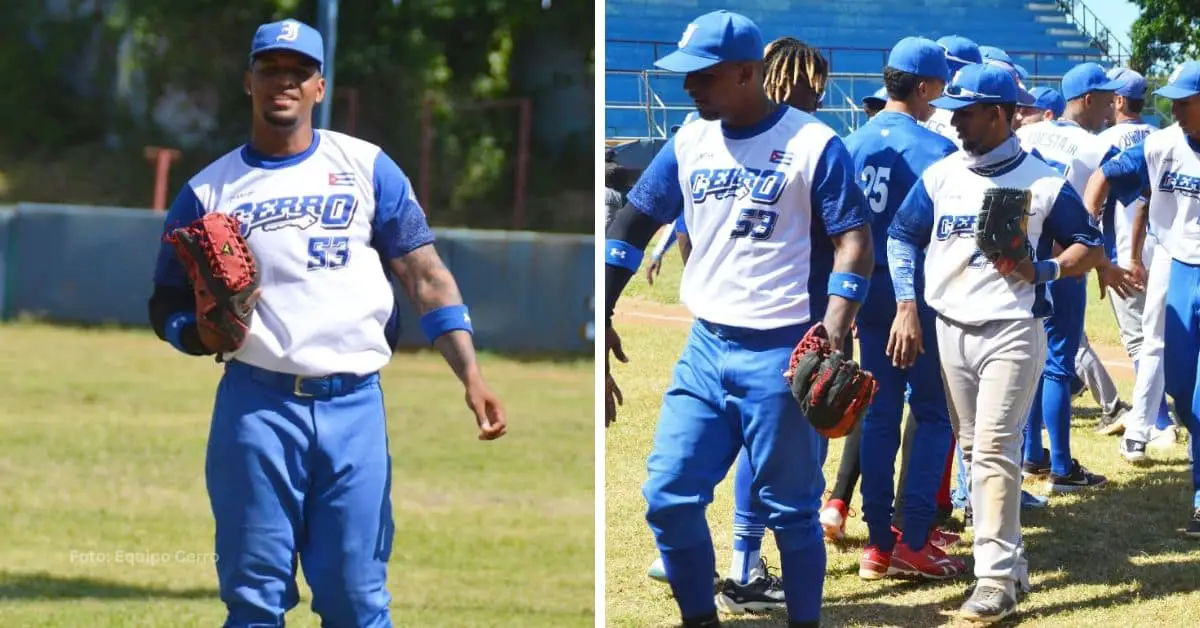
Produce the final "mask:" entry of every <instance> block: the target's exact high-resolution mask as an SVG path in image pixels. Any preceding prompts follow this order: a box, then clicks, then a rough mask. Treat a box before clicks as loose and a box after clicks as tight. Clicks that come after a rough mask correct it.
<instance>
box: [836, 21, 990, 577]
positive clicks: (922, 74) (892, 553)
mask: <svg viewBox="0 0 1200 628" xmlns="http://www.w3.org/2000/svg"><path fill="white" fill-rule="evenodd" d="M949 73H950V70H949V67H948V65H947V63H946V56H945V51H944V50H943V49H942V48H941V47H940V46H938V44H937V43H936V42H933V41H931V40H928V39H924V38H920V37H906V38H904V39H902V40H900V41H899V42H898V43H897V44H896V45H895V46H894V47H893V48H892V50H891V52H890V54H889V55H888V62H887V66H886V67H885V68H884V73H883V80H884V84H885V85H886V88H887V92H888V94H887V98H888V102H887V104H886V105H885V107H884V110H883V111H881V112H880V113H879V114H877V115H876V116H875V117H874V118H872V119H871V121H870V122H868V123H867V124H866V125H865V126H863V127H861V128H859V129H858V130H857V131H855V132H854V133H852V134H850V136H849V137H847V138H846V148H847V150H849V151H850V155H851V157H852V158H853V159H854V166H855V171H856V172H859V173H860V174H859V184H860V185H861V186H862V187H863V193H864V195H865V196H866V198H867V204H868V206H869V207H870V208H871V211H872V212H873V214H874V221H873V224H872V229H873V231H874V232H875V233H886V232H887V228H888V225H889V224H890V223H891V220H892V217H893V216H894V215H895V213H896V208H897V207H899V205H900V202H901V201H902V200H904V197H905V195H907V193H908V190H909V189H910V188H911V187H912V186H913V185H914V184H915V183H916V182H917V179H918V178H919V177H920V176H921V173H922V172H924V171H925V169H926V168H927V167H928V166H929V165H930V164H932V163H934V162H936V161H938V160H940V159H941V158H943V157H945V156H946V155H949V154H950V153H953V152H955V151H956V150H957V148H956V147H955V146H954V144H953V143H952V142H951V141H950V140H948V139H946V138H944V137H942V136H940V135H938V134H937V133H934V132H933V131H930V130H929V129H927V128H924V127H922V126H921V125H920V123H919V122H918V121H919V120H924V119H927V118H928V117H929V114H930V113H932V108H931V107H930V106H929V103H930V102H931V101H933V100H934V99H935V98H938V97H939V96H941V95H942V91H943V90H944V89H945V87H946V81H947V80H948V79H949ZM885 247H886V240H884V239H883V238H880V239H879V240H876V241H875V270H874V273H873V275H872V276H871V291H870V293H869V294H868V295H867V300H866V302H865V306H864V307H863V309H862V310H860V312H859V315H858V342H859V348H860V349H861V361H862V366H863V368H864V369H866V370H868V371H871V372H872V373H873V374H874V375H875V377H876V379H877V381H878V390H877V391H876V393H875V398H874V401H873V402H872V403H871V405H870V406H869V407H868V408H867V413H866V416H865V418H864V419H863V423H862V430H863V435H862V445H861V448H862V451H861V460H862V493H863V519H864V521H866V523H867V530H868V534H869V539H868V541H867V546H866V547H865V548H864V549H863V552H862V556H861V557H860V558H859V568H858V574H859V576H860V577H862V578H864V579H868V580H877V579H880V578H883V577H886V576H887V575H889V574H902V575H907V576H919V577H923V578H930V579H939V580H940V579H946V578H952V577H955V576H958V575H960V574H962V573H964V572H965V571H966V569H967V565H966V563H964V562H962V561H961V560H958V559H954V558H951V557H949V556H947V555H946V554H945V552H943V551H942V550H941V549H940V548H939V547H937V546H936V545H935V544H934V543H932V542H931V539H930V533H931V531H932V530H933V527H934V520H935V518H936V514H937V504H936V501H935V495H936V493H937V491H938V488H939V486H940V484H941V481H942V476H943V475H944V470H945V461H946V460H947V457H948V455H949V453H950V442H951V430H950V416H949V414H948V412H947V409H946V395H945V391H944V389H943V388H942V382H941V377H940V375H939V373H938V367H937V365H938V356H937V349H936V347H933V346H932V343H925V346H924V347H923V352H924V354H923V355H922V356H921V357H920V358H919V359H918V360H917V361H916V362H915V363H914V364H913V365H912V366H911V367H910V368H908V369H905V370H901V369H899V368H897V367H896V366H895V365H894V364H893V361H892V359H891V358H890V357H889V354H890V351H889V347H890V345H891V344H892V342H894V341H895V340H894V339H892V338H890V336H891V330H892V321H893V320H894V319H895V318H896V315H897V310H896V298H895V293H894V291H893V289H892V282H891V277H890V275H889V273H888V267H887V262H886V260H887V251H886V249H885ZM909 306H911V311H909V310H907V309H905V310H904V311H903V314H905V315H912V316H918V317H920V318H922V319H923V320H924V322H925V327H926V328H932V325H933V311H932V310H930V309H929V306H928V305H927V304H926V303H925V302H924V299H917V300H916V301H915V302H912V303H909V304H907V305H906V306H904V307H906V308H907V307H909ZM909 387H911V394H910V395H909V398H908V403H909V404H910V405H911V406H912V408H913V416H914V420H915V421H916V428H915V429H916V433H915V435H914V438H913V441H912V451H911V453H910V454H909V456H908V460H907V462H908V465H909V467H908V471H907V473H906V474H905V484H903V485H902V486H901V487H900V490H901V491H903V492H904V494H905V498H904V502H903V503H904V507H905V513H904V528H903V532H902V534H901V535H900V537H901V538H900V539H899V540H897V535H896V533H895V532H894V529H893V527H892V523H893V515H894V514H895V513H894V512H893V509H892V504H893V500H894V499H895V489H894V487H893V483H894V482H895V474H896V453H897V450H898V449H899V447H900V428H901V422H902V420H903V415H904V403H905V390H906V388H909Z"/></svg>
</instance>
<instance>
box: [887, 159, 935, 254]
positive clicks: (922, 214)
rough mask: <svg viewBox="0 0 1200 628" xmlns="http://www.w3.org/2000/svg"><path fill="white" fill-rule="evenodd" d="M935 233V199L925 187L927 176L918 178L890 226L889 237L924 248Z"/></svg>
mask: <svg viewBox="0 0 1200 628" xmlns="http://www.w3.org/2000/svg"><path fill="white" fill-rule="evenodd" d="M932 233H933V199H932V198H931V197H930V196H929V191H928V190H927V189H926V188H925V178H924V177H922V178H920V179H918V180H917V183H916V185H913V186H912V189H910V190H909V191H908V195H907V196H905V197H904V201H903V202H902V203H900V209H897V210H896V217H895V219H893V220H892V225H891V226H890V227H888V233H887V234H888V238H891V239H895V240H899V241H901V242H907V243H909V244H913V245H916V246H917V248H919V249H921V250H924V249H925V247H927V246H929V238H930V235H931V234H932Z"/></svg>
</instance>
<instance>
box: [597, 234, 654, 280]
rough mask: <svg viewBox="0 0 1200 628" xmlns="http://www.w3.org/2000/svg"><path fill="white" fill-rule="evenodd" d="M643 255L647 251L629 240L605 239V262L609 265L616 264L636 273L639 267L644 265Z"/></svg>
mask: <svg viewBox="0 0 1200 628" xmlns="http://www.w3.org/2000/svg"><path fill="white" fill-rule="evenodd" d="M643 255H645V253H644V252H643V251H642V250H641V249H639V248H637V247H636V246H634V245H632V244H630V243H628V242H624V241H622V240H605V241H604V263H605V264H606V265H608V266H616V267H618V268H624V269H626V270H628V271H630V272H634V273H636V272H637V269H638V267H640V266H641V265H642V256H643Z"/></svg>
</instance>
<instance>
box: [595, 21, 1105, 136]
mask: <svg viewBox="0 0 1200 628" xmlns="http://www.w3.org/2000/svg"><path fill="white" fill-rule="evenodd" d="M716 9H730V10H734V11H738V12H740V13H743V14H745V15H746V16H748V17H749V18H751V19H752V20H754V21H755V22H756V23H757V24H758V25H759V27H760V28H761V29H762V31H763V37H764V40H765V41H770V40H772V39H775V38H777V37H782V36H785V35H790V36H792V37H796V38H798V39H801V40H803V41H804V42H806V43H808V44H809V45H811V46H815V47H818V48H821V49H822V51H823V53H824V55H825V57H826V58H827V59H829V61H830V64H831V66H832V70H833V73H834V77H833V81H832V84H831V85H829V87H828V88H827V90H826V97H825V104H824V108H823V109H822V111H820V112H818V116H819V117H821V118H822V119H823V120H824V121H825V122H826V123H828V124H830V126H832V127H834V129H835V130H837V131H838V133H843V134H844V133H846V132H847V131H848V130H849V129H850V128H853V127H854V126H857V124H859V123H861V122H862V121H863V120H865V116H863V115H862V114H861V112H856V111H854V108H855V107H857V106H859V100H860V99H861V98H862V97H863V96H865V95H867V94H870V93H871V92H873V91H875V90H876V89H877V88H878V87H879V86H880V84H881V83H880V81H881V78H880V75H881V73H882V70H883V65H884V62H885V60H886V58H887V49H889V48H890V47H891V46H892V45H893V44H894V43H896V41H898V40H899V39H900V38H902V37H904V36H906V35H920V36H924V37H929V38H931V39H936V38H938V37H941V36H943V35H950V34H957V35H963V36H966V37H969V38H971V39H973V40H975V41H976V42H978V43H980V44H981V45H991V46H996V47H999V48H1002V49H1004V50H1006V51H1007V52H1008V53H1009V55H1010V56H1011V57H1012V58H1013V60H1014V61H1015V62H1016V63H1018V64H1020V65H1022V66H1023V67H1024V68H1025V69H1026V70H1027V71H1028V72H1029V73H1030V74H1031V75H1033V77H1034V78H1033V79H1031V80H1030V81H1029V83H1030V85H1031V86H1032V85H1040V84H1048V85H1053V86H1057V80H1055V77H1057V76H1060V75H1062V73H1063V72H1065V71H1066V70H1068V69H1069V68H1071V67H1072V66H1074V65H1075V64H1078V63H1081V62H1083V61H1096V62H1101V63H1104V62H1105V57H1104V55H1103V53H1102V52H1101V51H1100V50H1099V49H1098V48H1095V47H1093V45H1092V41H1091V39H1090V38H1089V37H1088V36H1086V35H1085V34H1083V33H1081V32H1080V31H1079V30H1078V29H1076V28H1075V26H1074V25H1073V24H1072V23H1071V22H1070V21H1069V19H1068V18H1067V16H1066V14H1064V13H1063V12H1062V9H1060V7H1059V5H1058V3H1056V2H1054V1H1052V0H1042V1H1024V0H910V1H907V2H899V1H897V2H891V1H888V0H753V1H747V2H728V1H727V0H726V1H721V0H605V19H606V32H605V39H606V50H605V88H606V98H605V100H606V107H605V126H606V137H608V138H610V139H613V140H614V141H615V140H617V139H634V138H661V137H664V136H665V135H666V134H668V133H669V130H670V128H671V126H673V125H677V124H679V122H680V121H681V120H682V119H683V117H684V116H685V115H686V114H687V112H688V110H689V109H688V107H689V105H690V100H689V99H688V98H687V94H686V93H684V91H683V81H682V77H679V76H673V75H668V74H657V73H649V74H646V73H645V70H647V69H651V68H653V62H654V60H655V59H656V58H658V57H660V56H662V55H664V54H666V53H668V52H670V51H671V50H672V49H674V47H675V42H676V41H678V39H679V36H680V34H681V33H682V32H683V29H684V27H685V26H686V25H687V23H688V21H689V20H690V19H691V18H693V17H695V16H696V15H700V14H702V13H706V12H708V11H713V10H716ZM647 103H649V106H647ZM851 103H853V106H851Z"/></svg>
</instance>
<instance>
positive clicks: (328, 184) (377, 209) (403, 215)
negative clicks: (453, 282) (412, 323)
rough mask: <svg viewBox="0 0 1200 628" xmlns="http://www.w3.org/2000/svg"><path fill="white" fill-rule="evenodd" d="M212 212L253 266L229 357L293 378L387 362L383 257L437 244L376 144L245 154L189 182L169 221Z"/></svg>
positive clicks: (329, 142) (335, 142) (339, 141)
mask: <svg viewBox="0 0 1200 628" xmlns="http://www.w3.org/2000/svg"><path fill="white" fill-rule="evenodd" d="M207 212H220V213H225V214H230V215H232V216H234V217H236V218H237V219H238V220H239V222H240V223H241V225H242V235H243V236H245V238H246V242H247V244H248V245H249V247H250V250H251V252H252V253H253V254H254V257H255V259H256V260H257V262H258V266H259V276H260V285H261V288H262V296H261V298H260V300H259V301H258V305H257V307H256V310H255V316H254V318H253V320H252V324H251V327H250V335H249V337H248V338H247V340H246V344H245V345H244V346H243V347H242V349H241V350H240V351H239V352H238V353H236V354H234V355H232V356H227V357H234V358H236V359H238V360H240V361H243V362H246V363H249V364H252V365H254V366H258V367H261V368H265V369H269V370H272V371H278V372H283V373H293V374H297V375H326V374H329V373H359V374H365V373H370V372H373V371H376V370H379V369H380V368H381V367H383V366H384V365H385V364H386V363H387V361H388V360H389V359H390V357H391V350H390V347H389V344H388V343H387V341H386V339H385V337H384V332H383V330H384V326H385V324H386V322H387V320H388V316H389V315H390V313H391V310H392V306H393V293H392V288H391V285H390V283H389V281H388V279H387V276H386V275H385V274H384V267H383V264H384V261H383V260H384V259H391V258H395V257H399V256H400V255H402V254H403V253H407V252H408V251H410V250H412V249H413V248H416V247H417V246H420V245H422V244H427V243H429V242H432V240H433V236H432V234H431V233H430V231H429V228H428V225H427V223H426V221H425V218H424V212H423V211H422V210H421V208H420V205H419V204H417V202H416V199H415V198H414V197H413V194H412V189H411V186H410V185H409V182H408V180H407V178H406V177H405V176H404V174H403V173H402V172H401V171H400V169H399V167H398V166H396V165H395V162H393V161H392V160H391V159H390V158H388V156H387V155H386V154H385V153H383V152H382V151H381V150H380V149H379V147H378V146H375V145H372V144H369V143H367V142H364V141H362V140H358V139H355V138H352V137H349V136H347V135H343V134H340V133H334V132H330V131H318V132H317V133H316V135H315V137H314V142H313V146H312V147H311V148H310V149H309V150H308V151H306V152H305V153H304V154H301V155H297V156H295V157H291V158H287V159H284V160H272V159H268V158H263V157H259V156H256V155H255V154H254V153H253V152H252V151H250V150H248V149H247V148H245V147H241V148H239V149H237V150H234V151H232V152H230V153H228V154H226V155H225V156H223V157H221V158H219V159H217V160H216V161H214V162H213V163H212V164H210V165H209V166H208V167H207V168H205V169H204V170H203V171H201V172H200V173H199V174H197V175H196V176H195V177H193V178H192V179H191V181H189V182H188V185H187V187H186V188H185V189H184V190H183V192H182V193H181V194H180V196H179V198H177V199H176V201H175V203H174V204H173V205H172V209H171V213H170V214H169V215H168V223H171V222H172V221H173V220H174V221H176V222H188V221H190V220H191V219H193V218H194V217H197V216H199V215H201V214H203V213H207ZM172 214H174V215H175V216H174V218H172ZM189 214H191V215H189ZM400 225H403V228H402V229H401V228H399V227H400ZM171 275H172V273H170V272H161V273H156V281H167V280H166V279H163V277H170V276H171Z"/></svg>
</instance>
